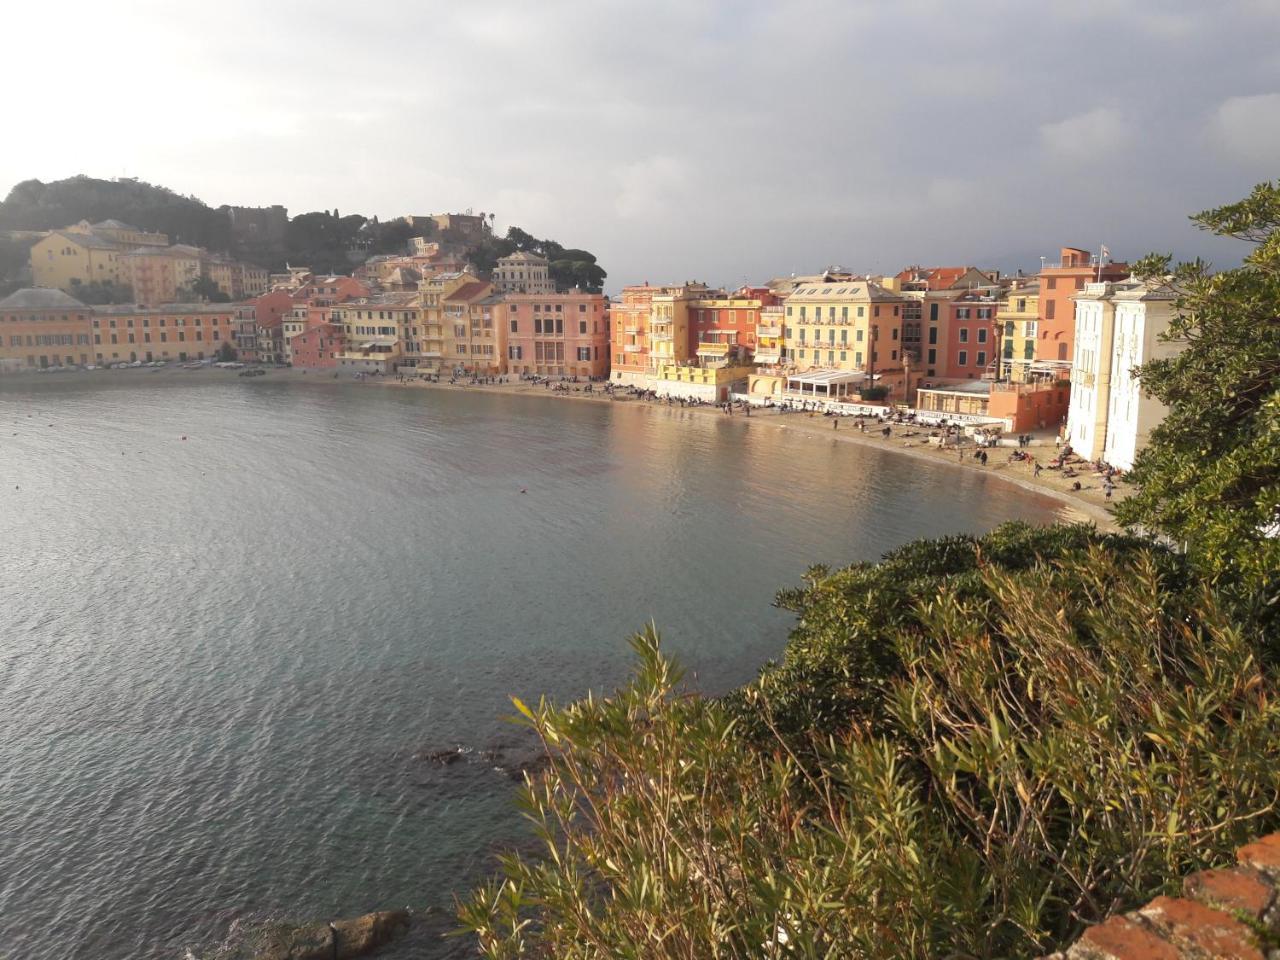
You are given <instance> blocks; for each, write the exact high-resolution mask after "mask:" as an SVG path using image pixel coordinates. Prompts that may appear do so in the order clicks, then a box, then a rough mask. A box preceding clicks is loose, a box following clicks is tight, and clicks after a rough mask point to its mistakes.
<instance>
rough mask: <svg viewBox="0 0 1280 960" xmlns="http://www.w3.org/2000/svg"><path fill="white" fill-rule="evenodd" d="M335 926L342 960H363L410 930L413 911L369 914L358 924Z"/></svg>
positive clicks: (359, 920)
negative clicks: (356, 958) (354, 958)
mask: <svg viewBox="0 0 1280 960" xmlns="http://www.w3.org/2000/svg"><path fill="white" fill-rule="evenodd" d="M332 926H333V931H334V935H335V937H336V939H337V946H338V950H337V954H336V956H337V957H338V960H345V958H347V957H363V956H364V955H365V954H366V953H372V952H373V951H374V950H377V949H378V948H379V947H381V946H385V945H386V944H388V943H390V942H391V941H392V940H394V939H395V938H396V937H398V936H399V935H400V934H402V933H404V932H405V931H406V930H408V929H409V911H408V910H382V911H379V912H378V913H366V914H365V915H364V916H363V917H356V918H355V919H354V920H339V921H337V922H336V923H334V924H332Z"/></svg>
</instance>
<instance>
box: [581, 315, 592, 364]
mask: <svg viewBox="0 0 1280 960" xmlns="http://www.w3.org/2000/svg"><path fill="white" fill-rule="evenodd" d="M578 332H579V333H586V332H587V321H585V320H579V321H578ZM578 359H579V360H583V359H586V360H590V359H591V358H590V357H585V358H584V357H579V358H578Z"/></svg>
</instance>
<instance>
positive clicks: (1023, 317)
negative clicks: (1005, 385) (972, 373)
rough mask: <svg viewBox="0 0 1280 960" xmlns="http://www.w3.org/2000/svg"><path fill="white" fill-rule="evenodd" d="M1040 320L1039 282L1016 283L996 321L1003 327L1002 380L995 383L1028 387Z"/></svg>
mask: <svg viewBox="0 0 1280 960" xmlns="http://www.w3.org/2000/svg"><path fill="white" fill-rule="evenodd" d="M1039 316H1040V282H1039V280H1038V279H1037V278H1035V277H1031V278H1029V279H1026V280H1016V281H1014V285H1013V286H1011V287H1010V288H1009V290H1008V293H1007V295H1006V296H1005V298H1004V299H1002V300H1001V301H1000V306H999V309H997V310H996V320H997V321H999V322H1000V323H1001V324H1002V325H1003V334H1002V337H1001V339H1002V341H1003V342H1002V343H1001V348H1000V376H998V377H997V378H996V379H1005V378H1007V379H1009V380H1012V381H1013V382H1014V383H1026V382H1028V381H1029V380H1030V379H1031V365H1032V363H1034V362H1035V355H1036V334H1037V321H1038V319H1039Z"/></svg>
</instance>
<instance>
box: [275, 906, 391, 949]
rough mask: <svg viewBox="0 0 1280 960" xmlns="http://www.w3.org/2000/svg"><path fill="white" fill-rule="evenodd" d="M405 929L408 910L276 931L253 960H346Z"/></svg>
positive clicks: (389, 939)
mask: <svg viewBox="0 0 1280 960" xmlns="http://www.w3.org/2000/svg"><path fill="white" fill-rule="evenodd" d="M408 929H409V911H408V910H382V911H379V912H378V913H366V914H365V915H364V916H363V917H355V918H354V919H351V920H335V921H334V922H332V923H316V924H310V925H308V926H304V927H288V928H284V929H279V930H277V931H275V933H274V934H273V935H272V936H271V938H270V942H269V943H267V944H265V945H264V946H263V948H262V949H261V950H260V951H259V952H258V953H257V954H255V955H254V960H347V958H349V957H363V956H365V955H366V954H370V953H372V952H373V951H375V950H377V949H378V948H379V947H382V946H386V945H387V944H388V943H390V942H391V941H392V940H394V939H395V938H396V937H397V936H399V935H400V934H402V933H404V932H405V931H406V930H408Z"/></svg>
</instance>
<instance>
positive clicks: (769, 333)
mask: <svg viewBox="0 0 1280 960" xmlns="http://www.w3.org/2000/svg"><path fill="white" fill-rule="evenodd" d="M756 336H757V337H780V336H782V325H781V324H779V323H774V324H763V323H761V324H757V325H756Z"/></svg>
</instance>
